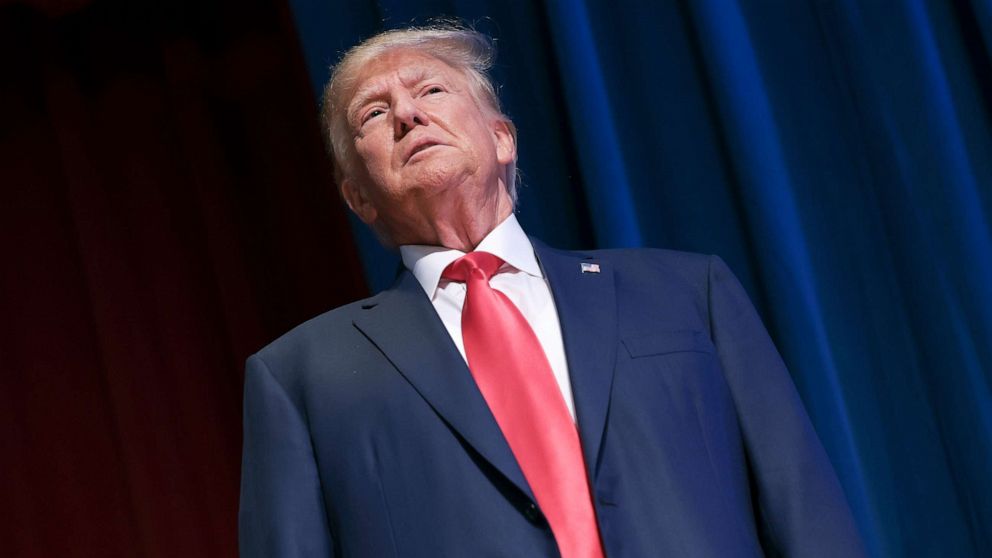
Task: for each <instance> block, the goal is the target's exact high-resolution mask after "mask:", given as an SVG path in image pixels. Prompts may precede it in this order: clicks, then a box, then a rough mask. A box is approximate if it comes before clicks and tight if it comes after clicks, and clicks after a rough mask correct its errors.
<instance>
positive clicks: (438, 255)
mask: <svg viewBox="0 0 992 558" xmlns="http://www.w3.org/2000/svg"><path fill="white" fill-rule="evenodd" d="M475 249H476V250H477V251H480V252H489V253H490V254H493V255H495V256H497V257H499V258H500V259H501V260H503V261H504V262H506V263H507V264H508V265H510V266H512V267H514V268H516V269H518V270H520V271H522V272H524V273H527V274H528V275H533V276H534V277H541V278H543V277H544V274H543V273H541V266H540V265H538V263H537V257H536V256H535V255H534V247H533V246H532V245H531V243H530V239H529V238H527V234H526V233H524V230H523V229H522V228H520V223H518V222H517V217H516V215H514V214H512V213H511V214H510V216H509V217H507V218H506V219H504V220H503V222H502V223H500V224H499V225H497V226H496V228H495V229H493V230H492V231H490V232H489V234H487V235H486V237H485V238H483V239H482V242H480V243H479V245H478V246H476V247H475ZM400 255H401V256H402V257H403V265H404V266H406V268H407V269H409V270H410V272H412V273H413V276H414V277H416V278H417V281H418V282H419V283H420V286H421V287H423V288H424V292H426V293H427V296H428V297H429V298H430V299H432V300H433V299H434V293H435V291H437V286H438V283H439V282H440V281H441V274H442V273H443V272H444V269H445V268H446V267H448V265H449V264H450V263H451V262H453V261H455V260H457V259H458V258H460V257H462V256H464V255H465V252H462V251H461V250H453V249H451V248H445V247H443V246H424V245H421V244H407V245H405V246H400Z"/></svg>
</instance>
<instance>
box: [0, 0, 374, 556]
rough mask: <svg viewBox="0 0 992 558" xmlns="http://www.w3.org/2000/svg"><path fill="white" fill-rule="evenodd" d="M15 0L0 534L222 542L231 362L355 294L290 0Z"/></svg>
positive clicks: (233, 497)
mask: <svg viewBox="0 0 992 558" xmlns="http://www.w3.org/2000/svg"><path fill="white" fill-rule="evenodd" d="M33 4H34V5H31V4H29V3H9V2H7V3H5V4H4V5H0V68H3V70H2V73H3V78H2V79H0V185H2V197H0V223H2V225H0V227H2V234H0V255H2V258H3V263H2V267H0V270H2V271H0V316H2V318H0V328H2V329H0V363H2V371H0V456H2V457H0V459H2V463H3V465H2V467H0V499H2V502H0V510H2V515H3V517H0V554H2V555H3V556H15V557H21V556H25V557H26V556H101V557H104V556H108V557H109V556H128V557H133V556H161V557H170V558H173V557H179V556H182V557H195V556H210V557H220V556H235V555H236V553H237V544H236V526H237V499H238V479H239V475H240V471H239V469H240V449H241V445H240V433H241V409H240V408H241V383H242V367H243V362H244V359H245V358H246V357H247V356H248V355H249V354H250V353H252V352H253V351H255V350H257V349H258V348H260V347H261V346H262V345H263V344H264V343H265V342H267V341H269V340H271V339H273V338H275V337H276V336H278V335H279V334H280V333H282V332H284V331H285V330H287V329H288V328H289V327H291V326H292V325H294V324H296V323H299V322H301V321H303V320H305V319H307V318H309V317H311V316H313V315H315V314H317V313H319V312H321V311H323V310H326V309H328V308H331V307H334V306H336V305H339V304H342V303H344V302H347V301H350V300H354V299H356V298H358V297H360V296H363V295H364V294H365V283H364V280H363V278H362V275H361V271H360V265H359V262H358V259H357V256H356V254H355V252H354V249H353V247H352V242H351V237H350V233H349V229H348V225H347V221H346V219H345V215H344V211H343V209H342V207H341V204H340V202H339V201H338V198H337V194H336V193H335V189H334V186H333V184H332V180H331V177H330V173H329V165H328V163H327V161H326V159H325V157H324V155H323V152H322V146H321V142H320V137H319V131H318V125H317V114H316V108H315V103H314V99H313V96H312V94H311V92H310V89H309V85H308V81H307V76H306V74H305V69H304V67H303V64H302V58H301V56H300V53H299V51H298V46H297V43H296V38H295V34H294V31H293V29H292V25H291V23H290V22H291V19H290V18H289V16H288V12H287V8H286V6H284V5H283V3H282V2H277V1H275V0H272V1H269V2H264V1H263V2H256V3H243V2H227V3H226V2H210V1H203V2H185V3H184V2H173V3H160V4H159V5H155V6H152V5H150V4H151V3H149V5H147V6H146V5H142V4H141V3H134V2H119V3H115V2H101V1H95V2H89V3H87V2H72V3H68V4H63V5H62V7H61V8H59V7H57V6H56V4H53V3H45V2H37V3H33ZM163 5H167V6H164V7H163ZM53 6H54V7H53Z"/></svg>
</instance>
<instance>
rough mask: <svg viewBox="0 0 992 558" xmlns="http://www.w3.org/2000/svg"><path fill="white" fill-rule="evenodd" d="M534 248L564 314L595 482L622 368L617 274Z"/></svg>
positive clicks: (583, 435) (584, 444)
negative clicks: (618, 368) (615, 375)
mask: <svg viewBox="0 0 992 558" xmlns="http://www.w3.org/2000/svg"><path fill="white" fill-rule="evenodd" d="M531 242H532V243H533V244H534V250H535V252H536V253H537V257H538V260H539V261H540V263H541V267H542V269H543V270H544V272H545V274H547V277H548V283H549V284H550V285H551V292H552V294H553V296H554V299H555V307H556V309H557V310H558V321H559V322H560V323H561V330H562V340H563V341H564V344H565V357H566V359H567V361H568V373H569V378H570V380H571V383H572V396H573V397H574V398H575V412H576V415H577V418H578V423H579V436H580V438H581V439H582V451H583V454H584V456H585V460H586V467H587V468H588V470H589V473H590V478H591V479H593V480H595V473H596V465H597V463H598V461H599V459H598V458H599V448H600V445H601V444H602V440H603V435H604V429H605V427H606V417H607V413H608V411H609V403H610V390H611V388H612V386H613V372H614V368H615V366H614V364H615V363H616V350H617V305H616V291H615V286H614V277H613V269H612V268H611V267H610V266H608V265H606V264H603V263H602V262H597V260H595V259H593V258H590V257H586V256H583V255H581V254H577V253H567V252H561V251H558V250H554V249H552V248H549V247H548V246H546V245H544V244H543V243H542V242H540V241H538V240H535V239H533V238H532V239H531ZM582 263H587V264H595V263H598V264H599V265H600V267H599V272H597V273H583V272H582V268H581V264H582Z"/></svg>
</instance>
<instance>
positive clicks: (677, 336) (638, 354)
mask: <svg viewBox="0 0 992 558" xmlns="http://www.w3.org/2000/svg"><path fill="white" fill-rule="evenodd" d="M622 343H623V346H624V347H625V348H626V349H627V353H628V354H629V355H630V358H632V359H638V358H643V357H649V356H658V355H667V354H672V353H706V354H715V353H716V349H715V348H714V347H713V343H712V342H711V341H710V338H709V336H708V335H706V334H705V333H703V332H701V331H696V330H692V329H684V330H675V331H656V332H654V333H650V334H646V335H635V336H632V337H626V338H624V339H623V341H622Z"/></svg>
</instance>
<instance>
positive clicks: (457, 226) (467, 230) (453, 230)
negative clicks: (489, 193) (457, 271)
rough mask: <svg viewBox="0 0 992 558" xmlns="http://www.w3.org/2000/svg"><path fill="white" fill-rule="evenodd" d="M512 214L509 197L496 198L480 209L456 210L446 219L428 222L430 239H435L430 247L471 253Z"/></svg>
mask: <svg viewBox="0 0 992 558" xmlns="http://www.w3.org/2000/svg"><path fill="white" fill-rule="evenodd" d="M511 213H513V205H512V203H510V200H509V197H508V196H499V197H497V198H496V199H495V200H494V201H493V203H491V204H487V205H485V206H483V207H482V208H481V209H478V208H476V209H471V208H457V209H456V211H455V212H454V214H453V215H449V216H447V217H448V218H440V219H437V220H436V221H434V222H433V223H431V226H432V233H433V234H432V236H433V237H434V238H435V240H434V242H432V244H433V245H435V246H444V247H445V248H452V249H455V250H460V251H462V252H471V251H472V250H475V247H476V246H478V245H479V243H480V242H482V239H484V238H485V237H486V235H488V234H489V233H491V232H492V231H493V229H495V228H496V227H497V226H499V224H500V223H502V222H503V221H504V220H506V218H507V217H509V216H510V214H511Z"/></svg>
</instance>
